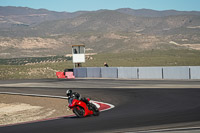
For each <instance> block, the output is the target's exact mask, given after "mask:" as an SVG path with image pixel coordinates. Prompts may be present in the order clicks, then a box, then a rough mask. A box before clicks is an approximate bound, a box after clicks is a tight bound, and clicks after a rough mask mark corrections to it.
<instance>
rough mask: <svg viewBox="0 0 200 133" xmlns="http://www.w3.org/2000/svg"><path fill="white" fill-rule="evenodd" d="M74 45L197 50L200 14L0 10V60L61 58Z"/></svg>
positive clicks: (129, 49)
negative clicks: (41, 57)
mask: <svg viewBox="0 0 200 133" xmlns="http://www.w3.org/2000/svg"><path fill="white" fill-rule="evenodd" d="M76 44H85V46H86V52H87V53H102V52H115V53H118V52H137V51H143V50H157V49H159V50H167V49H194V50H200V12H198V11H191V12H189V11H175V10H167V11H155V10H149V9H140V10H134V9H130V8H122V9H117V10H98V11H78V12H73V13H70V12H55V11H49V10H46V9H31V8H27V7H0V58H13V57H37V56H53V55H64V54H69V53H71V45H76Z"/></svg>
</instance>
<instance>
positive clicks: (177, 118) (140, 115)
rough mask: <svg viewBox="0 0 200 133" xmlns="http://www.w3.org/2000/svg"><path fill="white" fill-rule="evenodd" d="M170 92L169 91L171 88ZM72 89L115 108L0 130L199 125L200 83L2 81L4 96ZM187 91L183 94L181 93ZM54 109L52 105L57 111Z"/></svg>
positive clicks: (104, 129) (101, 129) (62, 92)
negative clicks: (12, 93) (97, 115)
mask: <svg viewBox="0 0 200 133" xmlns="http://www.w3.org/2000/svg"><path fill="white" fill-rule="evenodd" d="M167 87H170V88H167ZM198 87H199V88H198ZM68 88H72V89H73V90H74V91H77V92H80V93H81V94H82V96H86V97H91V98H92V99H93V100H97V101H102V102H107V103H111V104H113V105H115V108H113V109H111V110H108V111H105V112H102V113H101V114H100V116H99V117H86V118H82V119H79V118H75V117H71V118H70V117H63V118H60V119H56V120H50V121H42V122H35V123H29V124H22V125H14V126H7V127H0V132H1V133H7V132H10V133H11V132H15V133H16V132H19V133H27V132H35V133H40V132H49V133H55V132H59V133H62V132H63V133H64V132H65V133H66V132H76V133H77V132H112V131H129V130H130V129H131V131H136V130H138V129H139V130H144V129H149V128H148V127H150V126H152V127H154V129H158V128H160V127H162V125H167V124H170V125H173V127H176V126H177V125H179V126H180V127H181V126H182V124H180V123H190V122H199V121H200V113H199V112H200V82H199V81H169V80H168V81H163V80H161V81H156V80H155V81H154V80H152V81H145V80H143V81H140V80H111V79H105V80H97V79H96V80H90V79H87V80H83V79H81V80H57V79H47V80H19V81H17V80H13V81H0V92H17V93H29V94H31V93H34V94H45V95H56V96H64V95H65V91H66V90H67V89H68ZM181 88H184V89H181ZM52 106H53V105H52Z"/></svg>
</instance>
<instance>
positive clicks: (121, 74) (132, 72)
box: [118, 67, 138, 79]
mask: <svg viewBox="0 0 200 133" xmlns="http://www.w3.org/2000/svg"><path fill="white" fill-rule="evenodd" d="M118 78H123V79H137V78H138V73H137V67H118Z"/></svg>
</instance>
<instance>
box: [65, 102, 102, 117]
mask: <svg viewBox="0 0 200 133" xmlns="http://www.w3.org/2000/svg"><path fill="white" fill-rule="evenodd" d="M87 100H88V101H89V103H90V105H89V107H88V106H87V105H86V103H85V102H83V101H81V100H78V99H75V98H69V100H68V102H69V105H68V107H69V108H70V109H72V111H73V112H74V114H75V115H76V116H77V117H80V118H82V117H85V116H89V115H94V116H98V115H99V114H100V112H99V109H98V108H97V106H96V105H95V104H94V103H92V102H90V99H89V98H87Z"/></svg>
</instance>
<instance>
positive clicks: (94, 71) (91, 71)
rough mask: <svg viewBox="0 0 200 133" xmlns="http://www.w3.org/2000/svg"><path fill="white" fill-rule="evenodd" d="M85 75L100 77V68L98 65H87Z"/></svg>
mask: <svg viewBox="0 0 200 133" xmlns="http://www.w3.org/2000/svg"><path fill="white" fill-rule="evenodd" d="M87 77H88V78H101V68H100V67H87Z"/></svg>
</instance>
